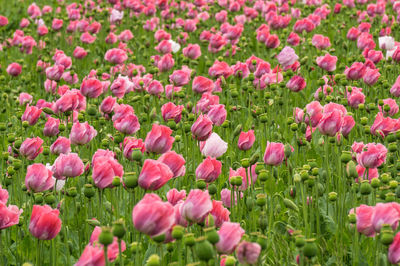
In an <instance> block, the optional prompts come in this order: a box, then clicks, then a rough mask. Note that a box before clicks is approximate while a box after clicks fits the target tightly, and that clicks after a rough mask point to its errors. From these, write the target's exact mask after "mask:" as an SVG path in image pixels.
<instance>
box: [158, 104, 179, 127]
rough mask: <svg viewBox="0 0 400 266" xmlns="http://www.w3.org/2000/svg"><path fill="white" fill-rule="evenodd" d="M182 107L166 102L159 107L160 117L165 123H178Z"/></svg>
mask: <svg viewBox="0 0 400 266" xmlns="http://www.w3.org/2000/svg"><path fill="white" fill-rule="evenodd" d="M182 110H183V105H178V106H176V105H175V104H174V103H173V102H168V103H166V104H164V105H163V106H161V115H162V117H163V119H164V121H165V122H168V120H170V119H173V120H174V121H175V123H179V121H181V118H182Z"/></svg>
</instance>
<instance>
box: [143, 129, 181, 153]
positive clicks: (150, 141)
mask: <svg viewBox="0 0 400 266" xmlns="http://www.w3.org/2000/svg"><path fill="white" fill-rule="evenodd" d="M171 134H172V130H171V129H170V128H169V127H166V126H163V125H157V124H153V127H152V128H151V131H150V132H148V133H147V136H146V139H145V141H144V143H145V147H146V151H147V152H154V153H158V154H162V153H165V152H167V151H169V150H171V148H172V144H173V143H174V141H175V138H174V137H171Z"/></svg>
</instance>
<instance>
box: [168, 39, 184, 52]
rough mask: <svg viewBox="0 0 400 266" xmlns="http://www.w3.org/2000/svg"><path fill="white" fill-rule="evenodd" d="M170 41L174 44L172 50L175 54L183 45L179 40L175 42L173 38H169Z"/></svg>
mask: <svg viewBox="0 0 400 266" xmlns="http://www.w3.org/2000/svg"><path fill="white" fill-rule="evenodd" d="M168 42H169V43H170V44H171V46H172V52H173V53H174V54H175V53H177V52H178V51H179V50H180V49H181V45H180V44H179V43H177V42H174V41H173V40H168Z"/></svg>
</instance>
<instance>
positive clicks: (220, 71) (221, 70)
mask: <svg viewBox="0 0 400 266" xmlns="http://www.w3.org/2000/svg"><path fill="white" fill-rule="evenodd" d="M232 74H233V70H232V69H231V68H230V66H229V65H228V64H227V63H226V62H224V61H222V62H220V61H218V60H216V61H215V62H214V64H213V65H212V66H211V67H210V68H209V69H208V75H209V76H211V77H213V78H218V77H220V76H223V77H224V78H225V79H227V78H228V77H229V76H230V75H232Z"/></svg>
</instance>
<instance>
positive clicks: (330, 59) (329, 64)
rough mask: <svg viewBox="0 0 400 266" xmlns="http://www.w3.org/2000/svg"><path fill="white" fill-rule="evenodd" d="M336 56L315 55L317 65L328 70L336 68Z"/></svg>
mask: <svg viewBox="0 0 400 266" xmlns="http://www.w3.org/2000/svg"><path fill="white" fill-rule="evenodd" d="M337 60H338V58H337V56H332V55H330V54H325V55H324V56H319V57H317V65H318V66H319V67H320V68H322V69H323V70H326V71H328V72H332V71H335V70H336V62H337Z"/></svg>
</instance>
